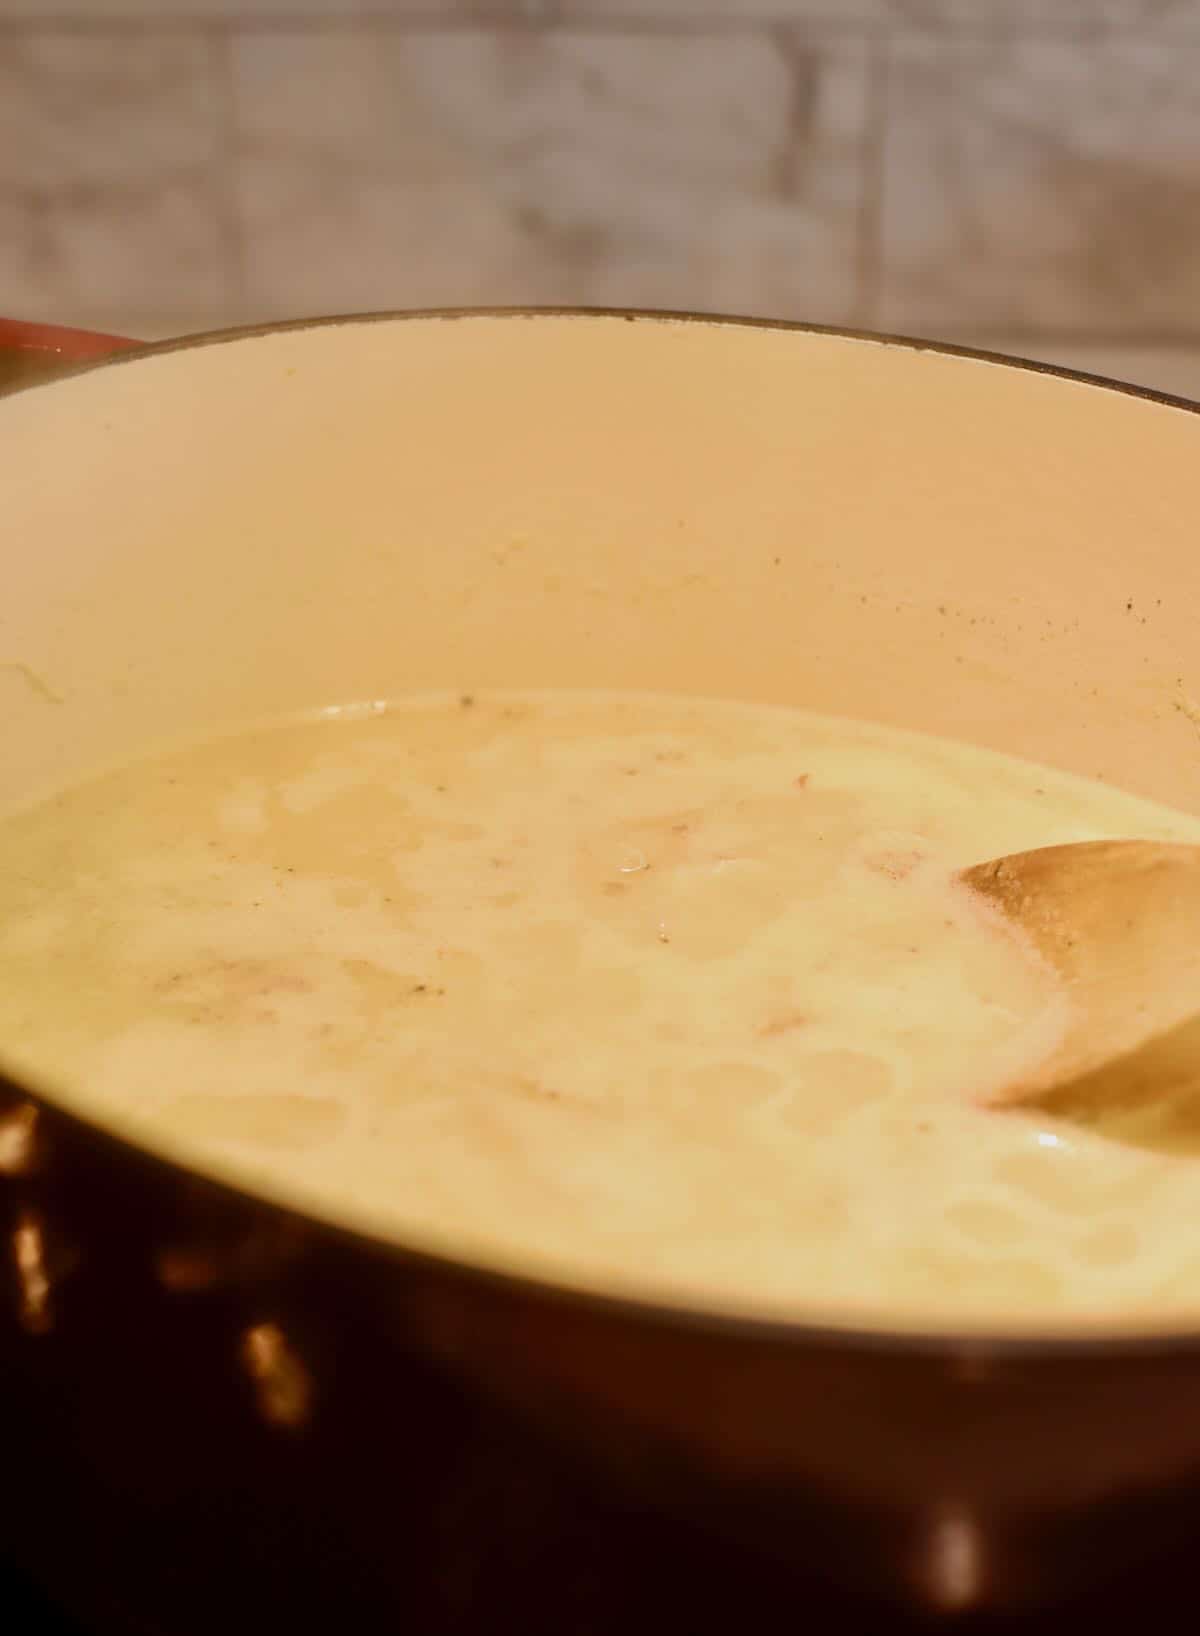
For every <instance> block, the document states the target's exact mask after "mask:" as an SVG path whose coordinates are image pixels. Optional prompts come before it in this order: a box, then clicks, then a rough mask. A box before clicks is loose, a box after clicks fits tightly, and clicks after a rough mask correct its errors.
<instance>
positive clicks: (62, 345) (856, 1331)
mask: <svg viewBox="0 0 1200 1636" xmlns="http://www.w3.org/2000/svg"><path fill="white" fill-rule="evenodd" d="M477 318H482V319H496V318H508V319H528V320H536V319H540V318H552V319H570V318H588V319H598V318H599V319H609V320H612V321H617V322H625V323H634V322H650V323H654V322H659V323H662V322H668V323H693V324H705V325H713V326H720V327H723V328H745V329H763V330H773V331H778V332H781V333H784V334H788V333H794V334H802V335H820V336H830V337H834V338H838V339H842V340H849V341H860V342H863V343H875V344H877V345H880V346H884V347H894V348H901V349H904V350H906V351H912V352H929V353H934V354H937V355H941V356H944V357H952V358H966V359H972V360H974V361H976V362H979V363H986V364H992V365H995V366H997V367H999V368H1003V369H1015V370H1021V371H1025V372H1027V373H1030V374H1036V375H1049V376H1054V377H1057V378H1059V379H1061V380H1067V381H1074V382H1077V383H1079V384H1081V385H1086V386H1095V387H1098V388H1101V389H1104V390H1107V391H1112V392H1118V393H1121V394H1122V395H1124V396H1127V397H1133V398H1141V399H1143V400H1145V401H1147V402H1150V403H1156V404H1160V405H1163V406H1165V407H1167V408H1173V409H1181V410H1184V411H1186V412H1189V413H1191V414H1197V415H1200V401H1196V400H1193V399H1190V398H1185V397H1182V396H1179V395H1178V394H1175V393H1170V392H1163V391H1159V390H1157V389H1156V388H1153V387H1144V386H1136V385H1133V384H1131V383H1130V382H1127V381H1120V380H1116V379H1113V378H1111V377H1109V376H1105V375H1099V374H1094V373H1091V372H1089V371H1085V370H1077V369H1070V368H1066V367H1064V366H1062V365H1059V364H1050V363H1045V362H1042V361H1041V360H1038V359H1032V358H1023V357H1019V356H1016V355H1010V354H1007V353H1002V352H993V351H989V350H987V349H985V348H979V347H971V346H964V345H958V344H956V343H951V342H942V341H933V340H928V339H925V338H923V337H919V336H912V335H897V334H890V333H887V332H883V331H877V330H870V329H857V328H853V327H849V326H843V325H836V324H812V323H806V322H804V321H802V320H794V319H775V318H763V317H742V316H738V315H734V314H726V313H710V312H703V311H687V310H675V309H669V308H654V307H628V308H626V307H602V306H595V307H588V306H481V307H431V308H412V309H396V310H387V309H383V310H379V311H370V312H359V313H340V314H326V315H321V316H317V317H309V318H292V319H282V320H278V321H273V322H266V323H256V324H245V325H235V326H231V327H228V328H221V329H213V330H202V331H197V332H195V333H193V334H186V335H181V336H177V337H170V338H168V339H166V340H161V341H148V342H139V341H134V340H131V339H129V338H128V337H118V336H109V335H101V334H98V333H97V332H94V331H88V330H77V329H64V328H61V327H59V326H48V325H40V324H25V323H22V322H20V321H6V320H0V350H3V349H4V347H5V346H6V345H15V346H16V348H17V349H19V350H41V351H55V352H58V353H59V355H60V357H69V358H71V360H72V362H71V363H70V364H69V365H68V367H65V368H63V369H58V370H55V371H53V372H52V373H51V374H49V375H44V376H41V377H38V378H35V379H34V380H32V381H30V382H28V383H26V384H24V385H22V386H21V387H19V388H18V389H17V392H18V393H19V394H22V395H23V394H24V393H26V392H36V391H41V390H45V389H46V388H47V387H54V386H55V385H57V384H58V383H59V382H61V381H64V380H71V379H74V378H75V377H77V376H79V375H84V374H91V373H92V372H93V371H95V370H99V369H107V368H115V367H120V366H121V365H123V364H129V363H137V362H139V361H140V360H142V359H145V358H151V357H157V356H159V355H161V354H164V353H174V352H187V351H191V350H194V349H199V348H202V347H209V346H214V345H221V344H223V343H225V342H229V341H240V340H249V339H254V338H256V337H261V336H265V335H271V334H275V333H286V332H289V331H300V330H307V329H324V328H333V327H337V326H341V325H350V324H379V323H393V322H398V321H402V320H409V319H441V320H452V321H463V320H470V319H477ZM13 335H16V336H21V335H28V337H29V339H26V340H18V341H17V342H15V343H13V342H12V341H11V340H10V337H12V336H13ZM0 1092H4V1093H8V1094H9V1095H13V1096H16V1097H18V1098H21V1099H23V1100H26V1101H29V1102H32V1103H33V1104H34V1105H35V1106H37V1107H39V1108H40V1109H41V1110H43V1112H45V1113H46V1114H47V1115H49V1116H50V1117H51V1118H53V1119H56V1120H60V1121H66V1122H67V1124H68V1125H69V1126H72V1127H74V1128H75V1130H76V1131H77V1132H79V1133H81V1134H85V1135H86V1136H87V1137H88V1138H89V1139H90V1140H95V1138H97V1137H99V1138H100V1140H101V1142H102V1143H103V1144H106V1145H108V1146H109V1147H110V1148H112V1149H115V1150H116V1152H117V1153H118V1154H119V1155H120V1156H121V1157H122V1158H123V1159H125V1160H126V1161H129V1160H132V1161H133V1162H135V1163H136V1164H138V1165H140V1166H149V1167H151V1168H154V1169H155V1170H158V1171H162V1172H165V1173H174V1174H176V1175H178V1176H179V1177H180V1178H187V1179H188V1180H190V1181H193V1182H200V1183H201V1184H203V1185H204V1186H205V1187H207V1188H210V1189H212V1190H214V1191H215V1192H217V1193H219V1194H221V1195H223V1196H225V1197H226V1198H228V1199H229V1200H230V1201H232V1202H235V1203H237V1204H240V1205H241V1206H242V1207H243V1208H244V1207H246V1206H251V1207H253V1208H256V1209H260V1210H271V1211H274V1212H277V1213H278V1214H280V1215H282V1216H284V1217H285V1218H289V1219H291V1220H293V1221H295V1222H296V1223H297V1224H298V1225H300V1226H302V1227H304V1228H307V1229H308V1230H309V1231H313V1230H315V1231H318V1232H320V1233H322V1234H326V1235H332V1236H333V1237H334V1238H336V1239H338V1240H340V1241H342V1242H344V1243H346V1244H348V1245H351V1246H353V1245H355V1244H357V1245H360V1246H366V1247H369V1248H370V1249H371V1250H372V1251H374V1252H375V1253H377V1254H378V1253H382V1254H384V1255H386V1256H387V1257H388V1258H389V1259H390V1260H394V1261H397V1262H399V1263H401V1264H405V1265H409V1266H412V1267H415V1268H417V1269H419V1270H424V1271H426V1272H429V1273H434V1274H441V1275H443V1276H450V1277H453V1278H454V1279H456V1280H458V1281H466V1282H468V1283H470V1284H473V1285H476V1286H479V1285H482V1286H483V1287H485V1288H487V1289H491V1290H494V1291H496V1292H497V1293H500V1294H504V1293H509V1294H514V1295H517V1296H518V1297H521V1296H523V1297H525V1298H528V1299H532V1300H539V1301H548V1302H551V1303H553V1304H554V1305H555V1306H556V1307H567V1308H574V1309H581V1310H582V1311H583V1312H584V1313H585V1314H587V1313H591V1314H594V1315H595V1316H597V1317H604V1316H608V1317H611V1318H615V1319H624V1320H626V1321H627V1322H634V1323H641V1324H650V1325H654V1326H657V1327H666V1328H670V1329H674V1330H677V1331H691V1332H700V1333H704V1334H707V1335H709V1336H711V1337H713V1338H714V1339H721V1340H728V1341H733V1342H736V1341H743V1342H747V1343H753V1344H755V1345H759V1346H767V1347H774V1348H780V1347H782V1348H785V1349H801V1348H814V1347H816V1348H820V1349H821V1350H843V1351H844V1350H846V1349H847V1348H849V1349H852V1350H856V1351H860V1352H864V1353H880V1352H886V1353H893V1354H896V1355H900V1356H905V1357H909V1358H918V1359H919V1358H925V1359H927V1360H932V1361H940V1362H943V1363H945V1362H951V1363H953V1362H959V1361H961V1360H963V1359H969V1360H971V1361H987V1362H992V1361H994V1362H996V1363H998V1364H1022V1363H1042V1362H1044V1363H1055V1362H1058V1363H1069V1362H1072V1361H1075V1362H1084V1363H1088V1364H1092V1365H1103V1364H1107V1363H1118V1362H1120V1361H1121V1360H1122V1359H1126V1358H1139V1357H1140V1358H1149V1357H1154V1358H1167V1357H1171V1356H1174V1355H1177V1354H1179V1353H1195V1352H1200V1319H1198V1320H1196V1321H1195V1322H1194V1323H1193V1324H1191V1325H1190V1326H1189V1325H1186V1324H1185V1325H1182V1326H1180V1325H1169V1324H1166V1323H1164V1324H1160V1325H1154V1324H1146V1323H1144V1322H1143V1323H1140V1324H1139V1323H1138V1322H1137V1321H1136V1320H1132V1319H1131V1320H1129V1321H1128V1322H1127V1323H1123V1324H1122V1323H1117V1324H1114V1323H1113V1322H1112V1321H1111V1320H1099V1319H1097V1320H1094V1321H1091V1320H1089V1321H1084V1322H1081V1323H1078V1324H1075V1325H1072V1326H1071V1327H1070V1328H1069V1329H1060V1330H1056V1329H1054V1328H1053V1327H1052V1325H1050V1324H1046V1325H1044V1326H1035V1325H1029V1326H1025V1327H1021V1326H1008V1327H1005V1326H1000V1325H997V1326H989V1325H987V1324H980V1325H978V1326H968V1327H965V1328H961V1329H955V1328H953V1327H951V1326H944V1327H939V1326H934V1325H929V1324H925V1325H913V1326H912V1327H905V1328H901V1329H889V1328H887V1326H886V1322H885V1321H884V1316H883V1315H882V1314H881V1316H880V1318H879V1320H878V1321H877V1322H874V1323H873V1322H871V1321H870V1319H869V1317H863V1318H851V1317H849V1316H848V1317H847V1318H846V1319H845V1320H842V1319H840V1318H838V1317H837V1316H835V1315H833V1314H828V1315H824V1316H817V1315H814V1316H813V1317H812V1318H804V1317H796V1318H792V1317H784V1316H781V1315H779V1314H778V1313H773V1312H762V1313H759V1314H755V1313H754V1312H752V1311H749V1310H744V1309H736V1308H731V1309H725V1310H722V1309H721V1308H719V1307H713V1308H706V1307H704V1306H702V1305H698V1304H695V1303H694V1301H692V1300H689V1299H688V1298H686V1297H680V1298H679V1299H678V1300H671V1299H666V1298H656V1297H654V1296H652V1295H649V1294H647V1295H635V1294H629V1293H617V1292H613V1291H609V1292H606V1291H603V1290H600V1289H596V1288H591V1287H587V1286H580V1285H574V1284H571V1283H570V1282H567V1281H559V1280H558V1279H557V1278H555V1277H554V1276H552V1275H549V1274H546V1275H540V1274H536V1273H531V1272H521V1271H519V1270H515V1269H514V1268H512V1267H507V1266H500V1265H497V1264H488V1263H486V1262H479V1261H473V1260H471V1259H470V1258H469V1257H468V1256H465V1255H462V1256H456V1255H454V1254H453V1253H452V1252H449V1251H441V1250H434V1249H426V1248H420V1247H418V1246H416V1245H413V1244H408V1243H405V1242H403V1241H401V1240H399V1239H395V1238H390V1237H386V1236H384V1235H383V1234H382V1233H378V1232H373V1231H371V1230H369V1229H367V1228H365V1227H354V1226H349V1225H346V1224H343V1223H339V1222H338V1221H336V1220H335V1219H333V1218H332V1217H329V1216H324V1215H321V1214H318V1213H316V1212H315V1211H310V1210H308V1209H307V1208H305V1207H304V1206H303V1205H297V1204H288V1203H283V1202H280V1201H279V1200H277V1199H275V1198H272V1197H270V1196H269V1195H267V1194H265V1193H258V1192H256V1191H254V1190H252V1189H251V1188H249V1187H242V1186H240V1185H239V1184H238V1183H236V1182H233V1181H228V1180H224V1179H222V1178H221V1177H220V1176H219V1174H217V1173H215V1172H208V1171H205V1170H203V1169H201V1168H198V1167H196V1166H193V1165H191V1164H188V1163H186V1162H184V1161H182V1160H179V1159H176V1158H173V1157H168V1156H166V1155H164V1154H162V1153H160V1152H158V1151H156V1150H155V1149H154V1148H153V1147H152V1146H149V1145H143V1144H142V1143H140V1142H138V1141H136V1140H135V1139H133V1138H132V1137H129V1136H124V1135H122V1134H120V1133H119V1132H117V1131H116V1130H113V1129H111V1128H109V1127H108V1126H106V1125H105V1124H103V1123H100V1122H98V1121H96V1120H93V1119H91V1118H89V1117H87V1116H86V1115H84V1114H82V1113H79V1112H76V1111H75V1110H73V1109H70V1108H67V1107H63V1106H61V1105H60V1104H59V1103H57V1102H56V1101H55V1099H54V1096H53V1093H52V1092H44V1091H34V1090H33V1089H32V1088H31V1087H29V1086H26V1085H24V1084H22V1083H20V1082H19V1081H18V1080H16V1079H14V1078H11V1077H9V1076H8V1075H7V1074H6V1073H5V1071H4V1067H3V1064H2V1062H0Z"/></svg>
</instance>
